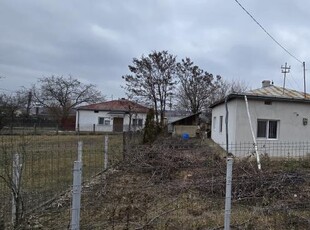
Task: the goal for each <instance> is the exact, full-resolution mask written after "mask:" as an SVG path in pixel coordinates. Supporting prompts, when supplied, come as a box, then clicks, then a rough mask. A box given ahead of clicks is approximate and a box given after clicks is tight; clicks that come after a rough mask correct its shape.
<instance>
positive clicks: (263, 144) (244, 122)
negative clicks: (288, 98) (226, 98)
mask: <svg viewBox="0 0 310 230" xmlns="http://www.w3.org/2000/svg"><path fill="white" fill-rule="evenodd" d="M249 110H250V116H251V121H252V125H253V130H254V134H255V137H257V120H258V119H266V120H267V119H268V120H269V119H270V120H278V130H277V132H278V137H277V138H276V139H266V138H257V139H256V140H257V143H258V149H259V152H260V153H266V154H268V155H271V156H288V155H295V156H297V155H299V153H300V152H299V147H301V146H299V147H296V146H295V147H294V146H292V145H289V143H292V142H294V143H295V144H296V143H298V142H299V143H301V142H306V141H310V123H309V121H310V105H309V104H303V103H296V102H295V103H294V102H277V101H273V102H272V104H271V105H266V104H265V103H264V101H255V100H250V101H249ZM238 114H239V116H238V117H237V124H238V129H237V132H236V142H237V143H238V142H253V139H252V135H251V132H250V125H249V121H248V118H247V111H246V106H245V102H244V101H242V100H238ZM304 118H306V119H308V124H307V125H304V124H303V119H304Z"/></svg>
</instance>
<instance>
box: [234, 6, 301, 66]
mask: <svg viewBox="0 0 310 230" xmlns="http://www.w3.org/2000/svg"><path fill="white" fill-rule="evenodd" d="M235 2H236V3H237V4H238V5H239V6H240V7H241V8H242V9H243V11H244V12H246V13H247V14H248V15H249V16H250V18H251V19H252V20H253V21H254V22H255V23H256V24H257V25H258V26H259V27H260V28H261V29H262V30H263V31H264V32H265V33H266V34H267V35H268V36H269V37H270V38H271V39H272V40H273V41H274V42H275V43H276V44H277V45H278V46H280V47H281V48H282V49H283V50H284V51H285V52H286V53H287V54H288V55H290V56H291V57H292V58H294V59H295V60H296V61H298V62H299V63H301V64H302V61H301V60H299V59H298V58H297V57H296V56H295V55H293V54H292V53H291V52H290V51H288V50H287V49H286V48H285V47H284V46H283V45H281V43H280V42H278V41H277V40H276V39H275V38H274V37H273V36H272V35H271V34H270V33H269V32H268V31H267V30H266V29H265V28H264V27H263V26H262V25H261V24H260V23H259V22H258V21H257V20H256V19H255V18H254V17H253V16H252V14H250V12H249V11H247V10H246V9H245V8H244V7H243V6H242V5H241V3H240V2H239V1H238V0H235Z"/></svg>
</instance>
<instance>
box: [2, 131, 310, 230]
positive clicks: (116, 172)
mask: <svg viewBox="0 0 310 230" xmlns="http://www.w3.org/2000/svg"><path fill="white" fill-rule="evenodd" d="M141 137H142V135H141V133H127V134H124V136H122V135H118V136H117V135H110V136H109V137H107V136H104V135H85V136H82V135H81V136H66V135H64V136H44V135H42V136H27V137H26V138H24V139H23V137H19V136H2V137H1V138H2V142H1V143H0V147H1V148H0V150H1V155H0V162H1V164H0V175H4V174H3V172H4V171H5V169H8V171H9V172H11V173H12V171H13V170H12V167H13V165H12V162H13V155H12V153H15V152H16V150H20V151H19V152H22V153H23V155H22V156H23V158H24V161H23V162H24V165H23V171H22V177H21V179H22V180H21V186H22V187H21V188H22V189H21V192H22V193H21V195H22V197H23V199H24V203H25V209H26V210H30V211H31V212H30V213H29V214H31V215H27V217H28V219H27V223H28V224H29V226H32V227H33V226H37V227H42V228H48V229H61V228H64V227H65V226H67V225H68V220H70V216H68V214H71V217H72V218H74V217H77V215H76V213H77V214H78V215H80V216H81V218H80V222H79V227H80V228H81V229H147V228H152V229H221V228H224V227H225V225H231V226H234V227H235V228H239V229H248V228H252V229H254V228H256V227H261V228H266V229H285V228H289V229H309V227H310V222H309V221H308V220H309V219H310V203H309V200H310V195H309V193H308V191H309V189H310V158H308V155H307V149H308V145H309V143H305V142H302V143H293V142H290V143H282V144H280V143H278V144H277V145H276V144H275V143H274V145H273V146H272V147H273V149H274V150H276V147H277V146H279V150H276V151H278V154H277V155H275V156H272V155H268V154H263V153H261V154H262V158H261V164H262V171H260V170H258V169H257V165H256V160H255V157H251V152H252V150H253V145H252V143H239V144H237V145H232V146H230V149H236V150H237V151H238V152H239V153H240V155H235V157H234V167H233V168H232V177H233V180H232V181H231V180H230V179H229V178H228V180H226V179H225V178H226V177H227V176H228V174H227V175H226V172H227V168H226V165H227V162H226V159H225V158H223V156H224V152H223V150H222V148H220V147H218V146H217V145H215V144H214V143H212V142H211V141H210V140H204V141H201V140H199V139H189V140H183V139H180V138H179V139H176V138H164V137H163V138H160V139H158V140H157V141H156V142H155V143H153V144H146V145H141ZM11 138H13V139H11ZM78 141H83V154H82V150H81V146H82V144H78V145H77V143H78ZM106 142H108V143H106ZM77 146H79V147H78V149H77ZM265 148H266V146H265ZM283 149H285V150H287V149H289V150H290V151H292V150H294V151H295V150H296V151H297V152H298V151H299V153H300V154H299V155H298V158H296V157H295V156H294V157H293V156H292V155H289V157H288V155H287V152H286V151H285V152H283V154H282V155H281V154H280V152H281V151H282V150H283ZM124 150H125V151H124ZM241 150H242V151H241ZM276 151H275V152H276ZM124 153H126V154H125V156H126V158H123V154H124ZM77 157H78V159H81V160H82V162H83V171H79V170H77V169H78V166H76V168H75V169H76V170H74V171H77V172H80V175H81V177H82V178H83V182H84V187H83V192H82V193H80V198H81V203H80V207H81V206H82V207H83V208H82V209H80V213H78V212H76V210H77V208H78V207H79V205H78V203H76V202H73V201H72V205H71V204H70V201H71V195H72V196H75V195H74V194H75V191H76V190H75V188H78V187H71V185H72V181H73V173H72V163H73V162H74V161H75V160H76V158H77ZM8 162H10V163H8ZM108 162H109V164H108V165H107V166H106V164H107V163H108ZM119 163H121V164H119ZM116 164H117V165H118V167H117V168H115V167H114V166H115V165H116ZM5 167H6V168H5ZM81 167H82V165H80V166H79V168H81ZM105 168H108V169H111V170H105ZM102 171H104V172H105V173H104V174H102ZM76 179H78V178H76ZM230 181H231V182H232V183H231V201H232V203H231V210H232V212H231V213H230V217H231V220H230V224H228V222H225V221H224V216H225V210H226V211H227V213H226V214H228V207H226V209H225V205H224V204H225V196H226V195H228V194H229V191H228V192H225V185H226V182H230ZM75 182H76V181H75ZM75 182H74V186H77V185H78V183H75ZM85 182H87V183H85ZM70 187H71V188H73V191H74V192H73V193H72V194H71V193H70V194H62V196H58V199H54V200H53V201H51V202H49V203H48V204H46V205H45V208H44V209H40V210H39V209H35V208H36V207H38V206H39V205H42V203H46V201H47V200H51V199H52V198H53V197H55V196H57V195H59V194H60V193H63V192H64V191H68V190H67V189H68V188H70ZM79 188H81V186H80V187H79ZM0 190H1V191H0V216H3V219H4V220H5V227H7V226H8V225H10V224H8V222H10V218H11V210H10V207H11V193H10V191H9V188H8V187H5V185H4V183H3V181H0ZM73 203H74V204H75V205H73ZM70 210H71V213H70ZM74 213H75V214H74ZM258 215H260V217H261V218H257V216H258ZM30 217H31V218H30ZM77 219H78V218H76V219H75V220H77ZM75 220H72V221H71V222H70V225H71V228H73V227H74V226H76V225H74V223H77V221H75ZM0 227H1V223H0Z"/></svg>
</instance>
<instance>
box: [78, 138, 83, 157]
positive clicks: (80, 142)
mask: <svg viewBox="0 0 310 230" xmlns="http://www.w3.org/2000/svg"><path fill="white" fill-rule="evenodd" d="M82 154H83V141H79V142H78V156H77V157H78V158H77V160H78V161H81V162H82Z"/></svg>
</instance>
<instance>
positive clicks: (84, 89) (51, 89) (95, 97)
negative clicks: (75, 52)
mask: <svg viewBox="0 0 310 230" xmlns="http://www.w3.org/2000/svg"><path fill="white" fill-rule="evenodd" d="M38 85H39V86H38V87H37V86H33V97H34V100H35V101H36V102H38V103H39V104H40V105H42V106H44V107H46V108H47V109H48V111H49V113H50V114H51V115H52V116H53V117H54V118H55V119H56V120H57V122H58V123H59V124H62V122H64V121H65V120H66V119H67V118H68V116H69V113H70V110H71V109H72V108H74V107H76V106H78V105H80V104H82V103H95V102H98V101H102V100H103V97H102V95H101V93H100V92H99V91H98V90H97V89H96V88H95V86H94V85H92V84H83V83H81V82H80V81H79V80H77V79H75V78H73V77H72V76H69V77H67V78H65V77H63V76H50V77H43V78H40V79H39V80H38Z"/></svg>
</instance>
